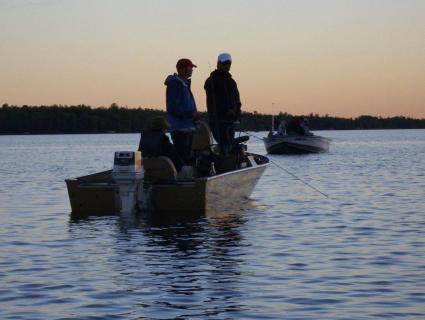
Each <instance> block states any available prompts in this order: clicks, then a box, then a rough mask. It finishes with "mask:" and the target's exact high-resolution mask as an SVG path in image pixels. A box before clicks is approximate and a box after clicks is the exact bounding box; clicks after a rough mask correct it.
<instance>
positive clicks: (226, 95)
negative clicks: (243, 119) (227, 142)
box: [204, 70, 241, 122]
mask: <svg viewBox="0 0 425 320" xmlns="http://www.w3.org/2000/svg"><path fill="white" fill-rule="evenodd" d="M204 89H205V91H206V93H207V109H208V117H209V120H210V121H213V122H216V121H217V120H218V121H236V120H238V119H239V118H240V115H241V100H240V97H239V90H238V86H237V84H236V81H235V80H233V78H232V75H231V74H230V73H229V72H227V71H221V70H214V71H213V72H211V75H210V77H209V78H208V79H207V80H206V81H205V85H204ZM229 110H232V112H231V114H229V112H228V111H229ZM216 111H217V112H216Z"/></svg>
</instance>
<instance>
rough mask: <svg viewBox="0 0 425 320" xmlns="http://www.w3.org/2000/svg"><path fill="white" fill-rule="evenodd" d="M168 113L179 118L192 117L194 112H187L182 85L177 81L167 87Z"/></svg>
mask: <svg viewBox="0 0 425 320" xmlns="http://www.w3.org/2000/svg"><path fill="white" fill-rule="evenodd" d="M166 100H167V113H169V114H171V115H173V116H175V117H177V118H184V117H191V116H192V110H187V108H186V106H185V105H184V97H183V89H182V85H181V84H180V83H178V82H177V81H172V82H170V83H169V84H168V86H167V91H166Z"/></svg>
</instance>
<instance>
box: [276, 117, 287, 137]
mask: <svg viewBox="0 0 425 320" xmlns="http://www.w3.org/2000/svg"><path fill="white" fill-rule="evenodd" d="M277 134H278V135H280V136H286V123H285V120H282V121H281V122H280V123H279V127H278V128H277Z"/></svg>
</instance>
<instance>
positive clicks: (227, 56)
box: [217, 53, 232, 62]
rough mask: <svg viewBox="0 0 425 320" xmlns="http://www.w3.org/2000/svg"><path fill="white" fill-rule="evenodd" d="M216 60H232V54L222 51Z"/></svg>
mask: <svg viewBox="0 0 425 320" xmlns="http://www.w3.org/2000/svg"><path fill="white" fill-rule="evenodd" d="M217 61H218V62H224V61H232V56H231V55H230V54H228V53H222V54H220V55H219V56H218V58H217Z"/></svg>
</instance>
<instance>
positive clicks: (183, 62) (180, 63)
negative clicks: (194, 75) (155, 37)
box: [176, 58, 196, 70]
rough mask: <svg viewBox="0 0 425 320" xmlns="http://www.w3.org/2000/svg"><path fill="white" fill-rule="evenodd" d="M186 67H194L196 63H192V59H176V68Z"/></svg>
mask: <svg viewBox="0 0 425 320" xmlns="http://www.w3.org/2000/svg"><path fill="white" fill-rule="evenodd" d="M186 67H194V68H196V65H194V64H193V62H192V61H190V60H189V59H186V58H184V59H180V60H179V61H177V64H176V68H177V70H178V69H181V68H186Z"/></svg>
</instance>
